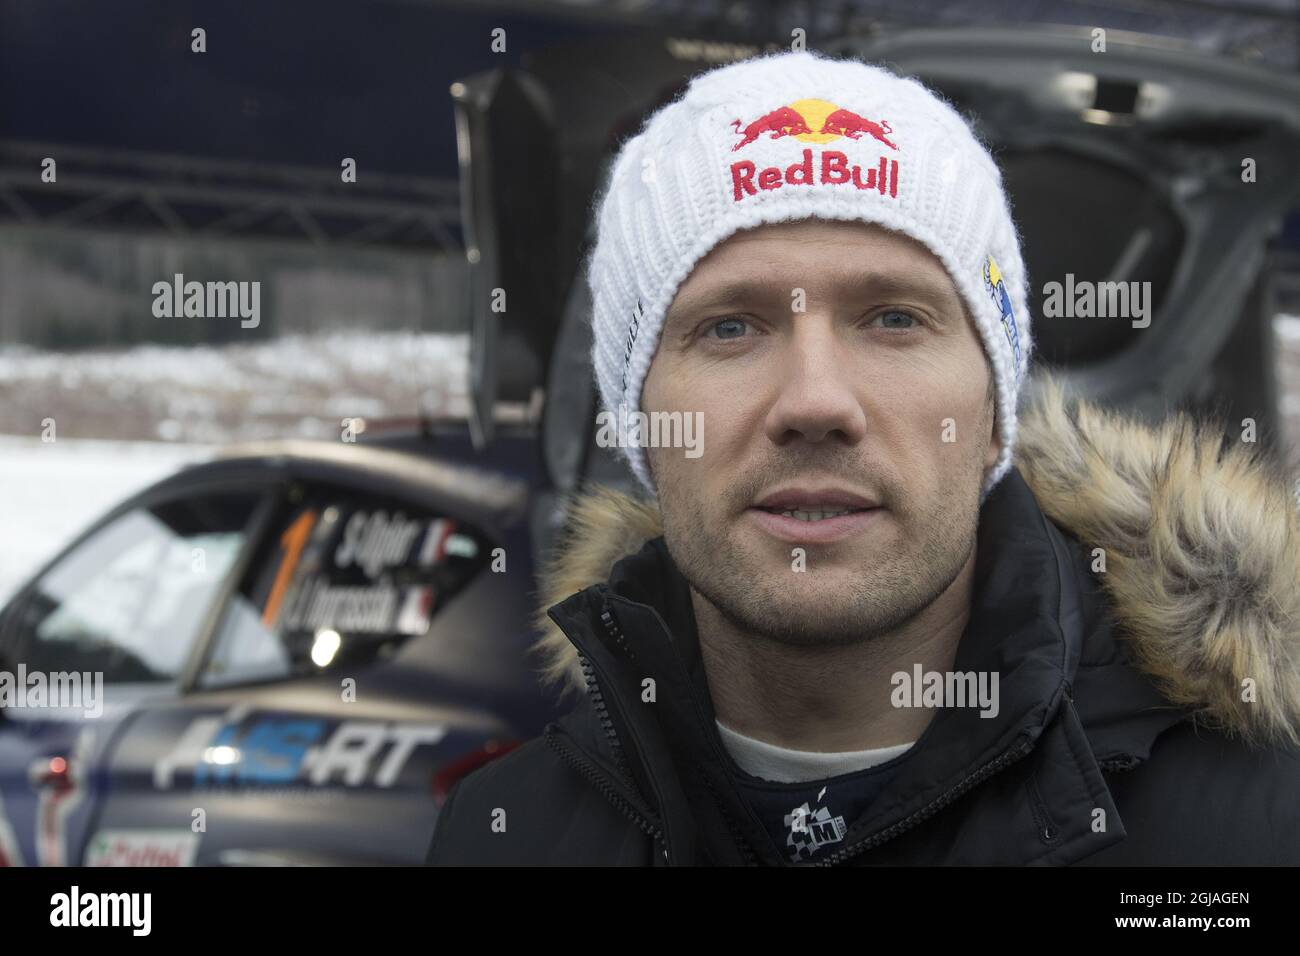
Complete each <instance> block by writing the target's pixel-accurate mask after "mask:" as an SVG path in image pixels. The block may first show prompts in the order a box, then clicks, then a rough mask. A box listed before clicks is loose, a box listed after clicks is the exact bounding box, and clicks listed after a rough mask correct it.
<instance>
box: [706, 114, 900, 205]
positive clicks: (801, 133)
mask: <svg viewBox="0 0 1300 956" xmlns="http://www.w3.org/2000/svg"><path fill="white" fill-rule="evenodd" d="M732 126H733V127H734V128H735V131H736V135H738V136H739V137H740V140H739V142H737V143H736V144H735V145H734V146H732V148H731V151H732V152H736V151H737V150H740V149H742V148H744V147H746V146H748V145H750V144H751V143H753V142H755V141H757V140H758V139H760V138H761V137H763V136H765V135H766V136H767V137H768V138H769V139H781V138H783V137H787V136H788V137H791V138H792V139H796V140H799V141H800V142H804V143H812V144H818V145H823V144H827V143H833V142H835V141H836V140H840V139H849V140H861V139H862V138H863V137H864V136H865V137H869V138H870V139H872V140H875V141H876V142H877V143H879V144H881V145H882V146H885V147H887V148H889V149H891V150H894V151H895V152H897V151H898V144H897V143H895V142H894V141H893V140H892V139H890V138H889V137H890V136H891V135H893V132H894V130H893V128H892V127H891V126H890V125H889V123H888V122H886V121H885V120H881V121H879V122H877V121H875V120H871V119H868V118H866V117H865V116H861V115H859V114H858V113H855V112H854V111H853V110H849V109H845V108H844V107H842V106H838V105H836V104H835V103H831V102H829V101H827V100H819V99H804V100H796V101H795V102H793V103H789V104H786V105H784V106H778V107H777V108H776V109H774V110H772V111H771V112H769V113H764V114H763V115H762V116H760V117H758V118H757V119H755V120H753V121H751V122H749V123H744V122H742V121H741V120H738V119H737V120H733V121H732ZM731 182H732V199H733V200H734V201H735V202H740V201H741V200H742V199H744V198H746V197H747V196H754V195H757V194H758V191H759V190H760V189H763V190H773V189H780V188H783V187H785V186H811V185H813V184H814V183H820V184H829V185H842V184H850V183H851V184H852V185H853V187H854V188H856V189H862V190H875V191H876V192H878V193H879V194H880V195H882V196H889V197H891V198H896V197H897V196H898V160H896V159H890V158H887V157H886V156H881V157H880V161H879V163H878V164H877V165H875V166H868V167H867V168H866V169H864V168H863V167H862V166H861V165H859V164H855V163H850V161H849V156H848V154H847V153H844V152H842V151H840V150H834V149H824V150H819V151H818V155H817V159H816V160H815V161H814V158H813V150H812V149H805V150H803V153H802V158H801V160H800V161H798V162H795V163H791V164H790V165H789V166H786V167H784V168H782V167H781V166H768V167H766V168H764V169H758V168H757V166H756V165H755V164H754V163H753V162H751V161H749V160H739V161H737V162H734V163H732V164H731Z"/></svg>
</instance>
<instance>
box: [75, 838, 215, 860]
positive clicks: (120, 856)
mask: <svg viewBox="0 0 1300 956" xmlns="http://www.w3.org/2000/svg"><path fill="white" fill-rule="evenodd" d="M198 849H199V835H198V834H197V833H192V832H190V831H189V830H143V829H142V830H101V831H100V832H99V833H96V834H95V836H94V837H92V838H91V840H90V844H89V845H88V846H87V847H86V860H85V865H86V866H193V865H194V857H195V856H196V855H197V853H198Z"/></svg>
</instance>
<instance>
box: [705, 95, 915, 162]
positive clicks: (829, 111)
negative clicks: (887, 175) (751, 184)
mask: <svg viewBox="0 0 1300 956" xmlns="http://www.w3.org/2000/svg"><path fill="white" fill-rule="evenodd" d="M731 125H732V126H733V127H735V130H736V134H737V135H738V136H739V137H740V142H739V143H737V144H736V145H735V146H733V147H731V151H732V152H733V153H734V152H736V151H737V150H739V149H741V148H742V147H745V146H748V145H749V144H750V143H752V142H754V141H755V140H756V139H758V138H759V137H760V136H762V135H763V134H764V133H768V134H769V135H770V138H771V139H780V138H781V137H782V136H794V137H797V138H798V139H801V140H805V141H806V142H813V143H829V142H832V141H834V140H836V139H839V138H840V137H841V136H845V137H847V138H849V139H859V138H860V137H861V136H862V135H863V134H864V133H865V134H866V135H868V136H870V137H871V138H872V139H874V140H876V141H877V142H879V143H882V144H884V145H885V146H888V147H889V148H890V149H893V150H897V149H898V145H897V144H896V143H894V142H893V141H892V140H891V139H889V134H891V133H893V132H894V130H893V129H892V128H891V127H890V125H889V123H888V122H886V121H884V120H881V121H880V122H879V123H877V122H874V121H873V120H869V119H867V118H866V117H865V116H859V115H858V114H857V113H855V112H853V110H848V109H844V107H842V106H836V105H835V104H834V103H829V102H827V101H826V100H798V101H797V102H794V103H791V104H789V105H788V106H778V107H777V108H776V109H774V110H772V111H771V112H770V113H764V114H763V115H762V116H760V117H759V118H758V119H756V120H754V121H753V122H752V123H748V124H745V125H743V126H742V124H741V121H740V120H732V122H731Z"/></svg>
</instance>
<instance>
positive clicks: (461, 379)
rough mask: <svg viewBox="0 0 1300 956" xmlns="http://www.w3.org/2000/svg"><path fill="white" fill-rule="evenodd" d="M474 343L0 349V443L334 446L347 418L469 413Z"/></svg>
mask: <svg viewBox="0 0 1300 956" xmlns="http://www.w3.org/2000/svg"><path fill="white" fill-rule="evenodd" d="M468 352H469V337H468V336H465V335H434V334H422V333H414V332H374V333H358V332H349V333H338V334H334V335H328V336H314V337H305V336H286V337H285V338H280V339H271V340H268V341H265V342H260V343H256V344H240V345H224V346H213V345H202V346H185V347H177V346H159V345H144V346H137V347H134V348H129V349H116V350H100V351H88V352H70V353H69V352H48V351H35V350H32V349H25V348H9V349H3V350H0V434H17V435H24V434H25V435H36V434H39V432H40V429H41V424H40V423H41V422H42V421H44V420H45V419H47V418H53V419H55V421H56V423H57V428H58V437H59V438H60V439H62V438H65V437H67V438H117V439H131V440H145V441H150V440H163V441H187V442H226V441H235V440H256V439H263V438H336V437H338V434H339V431H340V428H341V422H342V420H343V419H344V418H352V417H357V416H360V417H366V416H377V415H395V416H402V417H405V416H411V415H414V414H416V413H417V411H425V412H427V413H430V414H447V415H456V416H463V415H465V414H467V412H468V408H469V403H468V384H467V383H468V373H467V366H468V363H467V356H468Z"/></svg>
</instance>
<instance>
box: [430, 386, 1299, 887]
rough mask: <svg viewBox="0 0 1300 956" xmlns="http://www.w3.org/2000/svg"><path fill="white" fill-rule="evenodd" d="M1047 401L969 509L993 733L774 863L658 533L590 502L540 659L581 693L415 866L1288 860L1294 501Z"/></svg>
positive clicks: (969, 641) (1295, 595)
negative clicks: (823, 849) (990, 676)
mask: <svg viewBox="0 0 1300 956" xmlns="http://www.w3.org/2000/svg"><path fill="white" fill-rule="evenodd" d="M1043 395H1044V398H1043V400H1042V402H1041V403H1040V405H1039V406H1037V407H1036V408H1035V409H1034V410H1032V411H1031V412H1030V414H1029V415H1028V416H1027V417H1026V418H1025V419H1024V420H1023V421H1022V423H1021V437H1020V443H1019V446H1018V452H1017V468H1016V469H1013V470H1012V471H1011V472H1009V473H1008V475H1007V476H1006V478H1004V480H1003V481H1002V482H1001V483H1000V484H999V485H998V487H997V488H996V489H995V490H994V491H993V492H992V493H991V494H990V496H989V497H988V499H987V500H986V501H985V503H984V505H983V508H982V510H981V513H980V523H979V531H978V544H977V549H978V550H977V555H976V574H975V586H974V600H973V605H972V609H971V616H970V621H969V624H968V626H967V628H966V631H965V632H964V634H963V637H962V639H961V642H960V645H959V647H958V651H957V658H956V661H955V663H954V665H953V669H954V670H959V671H996V672H998V673H999V674H1000V697H1001V702H1000V709H999V713H998V715H997V716H996V717H994V718H992V719H987V718H983V717H981V716H980V715H979V713H978V711H977V710H975V709H973V708H951V709H940V710H938V711H937V712H936V716H935V717H934V719H933V720H932V721H931V723H930V725H929V726H928V727H927V729H926V730H925V732H924V733H923V734H922V736H921V737H920V739H919V740H918V741H917V743H916V744H915V745H914V747H913V748H912V750H911V751H910V753H909V756H908V758H907V759H906V760H905V761H903V762H902V763H901V765H900V767H899V769H898V770H897V772H896V773H894V775H893V776H892V778H891V779H890V780H889V783H888V785H887V786H886V788H885V789H884V790H883V792H881V793H880V794H879V796H878V797H877V798H876V799H875V800H874V802H873V803H871V804H870V805H869V806H868V807H867V808H866V810H864V811H863V813H862V814H861V815H860V816H859V817H858V818H857V819H854V820H851V821H848V827H849V828H848V832H847V834H846V835H845V837H844V839H843V840H842V842H841V843H839V844H837V847H836V849H835V850H834V852H828V853H826V854H824V855H820V856H817V857H814V858H813V859H812V860H811V861H808V862H805V863H799V864H790V863H789V861H788V860H787V858H786V856H785V855H784V854H783V853H782V850H781V848H780V847H778V846H776V845H775V841H774V840H773V839H772V838H771V837H770V836H768V833H767V831H766V830H765V829H764V827H763V826H762V825H761V823H760V822H759V820H758V819H757V818H756V816H755V814H754V812H753V811H752V810H751V809H750V808H749V806H748V805H747V803H746V801H745V800H744V799H743V798H742V797H741V796H740V793H739V791H738V790H737V788H736V786H735V782H734V781H735V776H734V774H735V773H736V772H738V768H736V767H735V765H734V764H733V763H732V762H731V759H730V756H729V755H728V753H727V751H726V749H725V747H724V746H723V744H722V741H721V739H720V737H719V734H718V732H717V728H716V725H715V723H714V713H713V708H712V704H711V702H710V699H709V694H708V685H707V681H706V679H705V675H704V670H703V667H702V664H701V658H700V653H699V646H698V641H697V637H696V634H695V626H694V620H693V616H692V614H691V610H690V603H689V591H688V589H687V585H686V582H685V581H684V579H683V578H682V576H681V574H680V573H679V572H678V571H677V569H676V568H675V567H674V565H673V563H672V560H671V559H670V557H669V555H668V553H667V549H666V548H665V546H664V543H663V539H662V537H659V536H658V530H659V526H658V519H657V515H656V513H655V512H654V510H653V509H652V508H651V507H649V506H648V505H646V504H644V503H640V502H636V501H634V500H632V499H630V498H628V497H626V496H622V495H619V494H617V493H614V492H609V491H600V492H597V493H595V494H593V495H590V496H588V497H587V498H585V499H584V500H583V501H581V502H579V504H578V507H577V508H576V509H575V511H574V512H573V523H572V526H571V527H572V536H571V539H570V543H569V546H568V548H567V549H566V550H565V552H564V554H563V556H562V557H561V559H560V560H559V562H558V563H557V564H556V566H555V567H554V568H553V569H552V573H551V576H550V579H549V588H548V590H550V591H551V592H552V593H557V592H558V593H560V594H569V595H570V596H568V597H566V598H565V599H564V600H561V601H558V602H557V603H554V606H550V608H549V616H550V619H551V621H553V623H554V627H553V628H552V629H551V630H550V632H549V633H548V634H547V636H546V639H545V641H544V645H543V650H544V651H545V652H546V653H547V654H549V656H550V658H551V665H552V667H551V670H552V673H553V674H561V675H566V676H569V675H571V676H573V677H574V678H575V681H576V680H580V681H581V683H582V685H583V686H584V688H585V693H581V694H580V695H579V699H578V703H577V705H576V706H575V708H574V710H573V711H572V712H571V713H570V714H568V716H566V717H565V718H563V719H562V720H560V721H559V722H557V723H555V724H552V725H551V726H550V727H548V728H547V731H546V733H545V734H544V736H543V737H541V738H539V739H537V740H535V741H531V742H529V743H527V744H525V745H524V746H522V747H520V748H518V749H517V750H515V751H513V752H512V753H510V754H508V755H507V756H505V757H503V758H500V759H499V760H497V761H495V762H493V763H491V764H488V765H487V766H485V767H483V768H481V769H479V770H478V771H476V772H475V773H473V774H471V775H470V776H469V777H467V778H466V779H465V780H463V781H462V782H461V783H460V784H458V785H457V786H456V787H455V788H454V790H453V791H452V793H451V794H450V795H449V797H448V800H447V802H446V804H445V805H444V807H443V809H442V812H441V815H440V819H439V823H438V826H437V832H436V833H435V836H434V841H433V845H432V847H431V849H430V853H429V862H430V863H433V864H625V865H664V864H726V865H746V864H750V865H752V864H768V865H826V864H839V863H848V864H861V865H881V864H1074V863H1084V864H1101V865H1132V864H1214V865H1226V864H1292V865H1294V864H1297V863H1300V746H1298V745H1297V728H1298V727H1300V588H1297V584H1298V583H1300V581H1298V580H1297V578H1298V575H1297V570H1298V569H1300V520H1298V518H1297V512H1296V508H1295V502H1294V500H1293V498H1292V493H1291V490H1290V489H1289V488H1288V487H1287V485H1286V483H1285V482H1284V481H1283V480H1282V479H1281V477H1280V476H1278V475H1277V474H1276V473H1274V472H1270V471H1269V469H1268V468H1267V467H1266V466H1264V465H1262V464H1261V463H1260V462H1259V461H1257V460H1255V459H1254V458H1252V457H1251V456H1250V455H1249V453H1248V452H1246V451H1242V450H1239V449H1234V448H1227V449H1225V448H1224V447H1222V445H1221V443H1220V441H1219V440H1218V439H1215V438H1214V437H1212V433H1211V432H1210V431H1209V430H1207V428H1206V426H1200V425H1197V424H1195V423H1193V422H1191V421H1190V420H1188V419H1185V418H1183V417H1182V416H1178V417H1175V418H1174V419H1173V420H1171V421H1170V422H1168V423H1166V424H1164V425H1162V426H1159V427H1157V428H1148V427H1145V426H1140V425H1137V424H1133V423H1127V422H1124V421H1122V420H1120V419H1117V418H1115V417H1114V416H1112V415H1108V414H1105V413H1103V412H1101V411H1099V410H1097V409H1096V408H1093V407H1091V406H1089V405H1087V404H1082V403H1073V402H1067V401H1066V400H1065V399H1064V398H1063V396H1062V394H1061V392H1060V390H1059V388H1057V387H1056V386H1055V384H1054V383H1051V382H1050V381H1049V384H1048V386H1047V387H1046V388H1045V389H1044V392H1043ZM638 548H639V550H638ZM1094 549H1101V550H1100V551H1097V550H1094ZM620 558H621V559H620ZM1101 559H1104V561H1105V570H1104V571H1101V570H1100V563H1099V562H1100V560H1101ZM611 564H613V567H612V570H610V566H611ZM1094 567H1096V568H1097V569H1098V570H1097V571H1096V572H1094V570H1093V569H1094ZM577 587H581V588H582V589H581V590H579V591H578V592H577V593H572V592H573V591H574V590H575V588H577ZM550 603H551V602H548V604H550ZM647 677H651V678H653V679H654V681H655V686H656V700H655V702H654V703H643V700H642V689H643V684H642V681H643V680H644V679H645V678H647ZM503 824H504V826H503Z"/></svg>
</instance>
